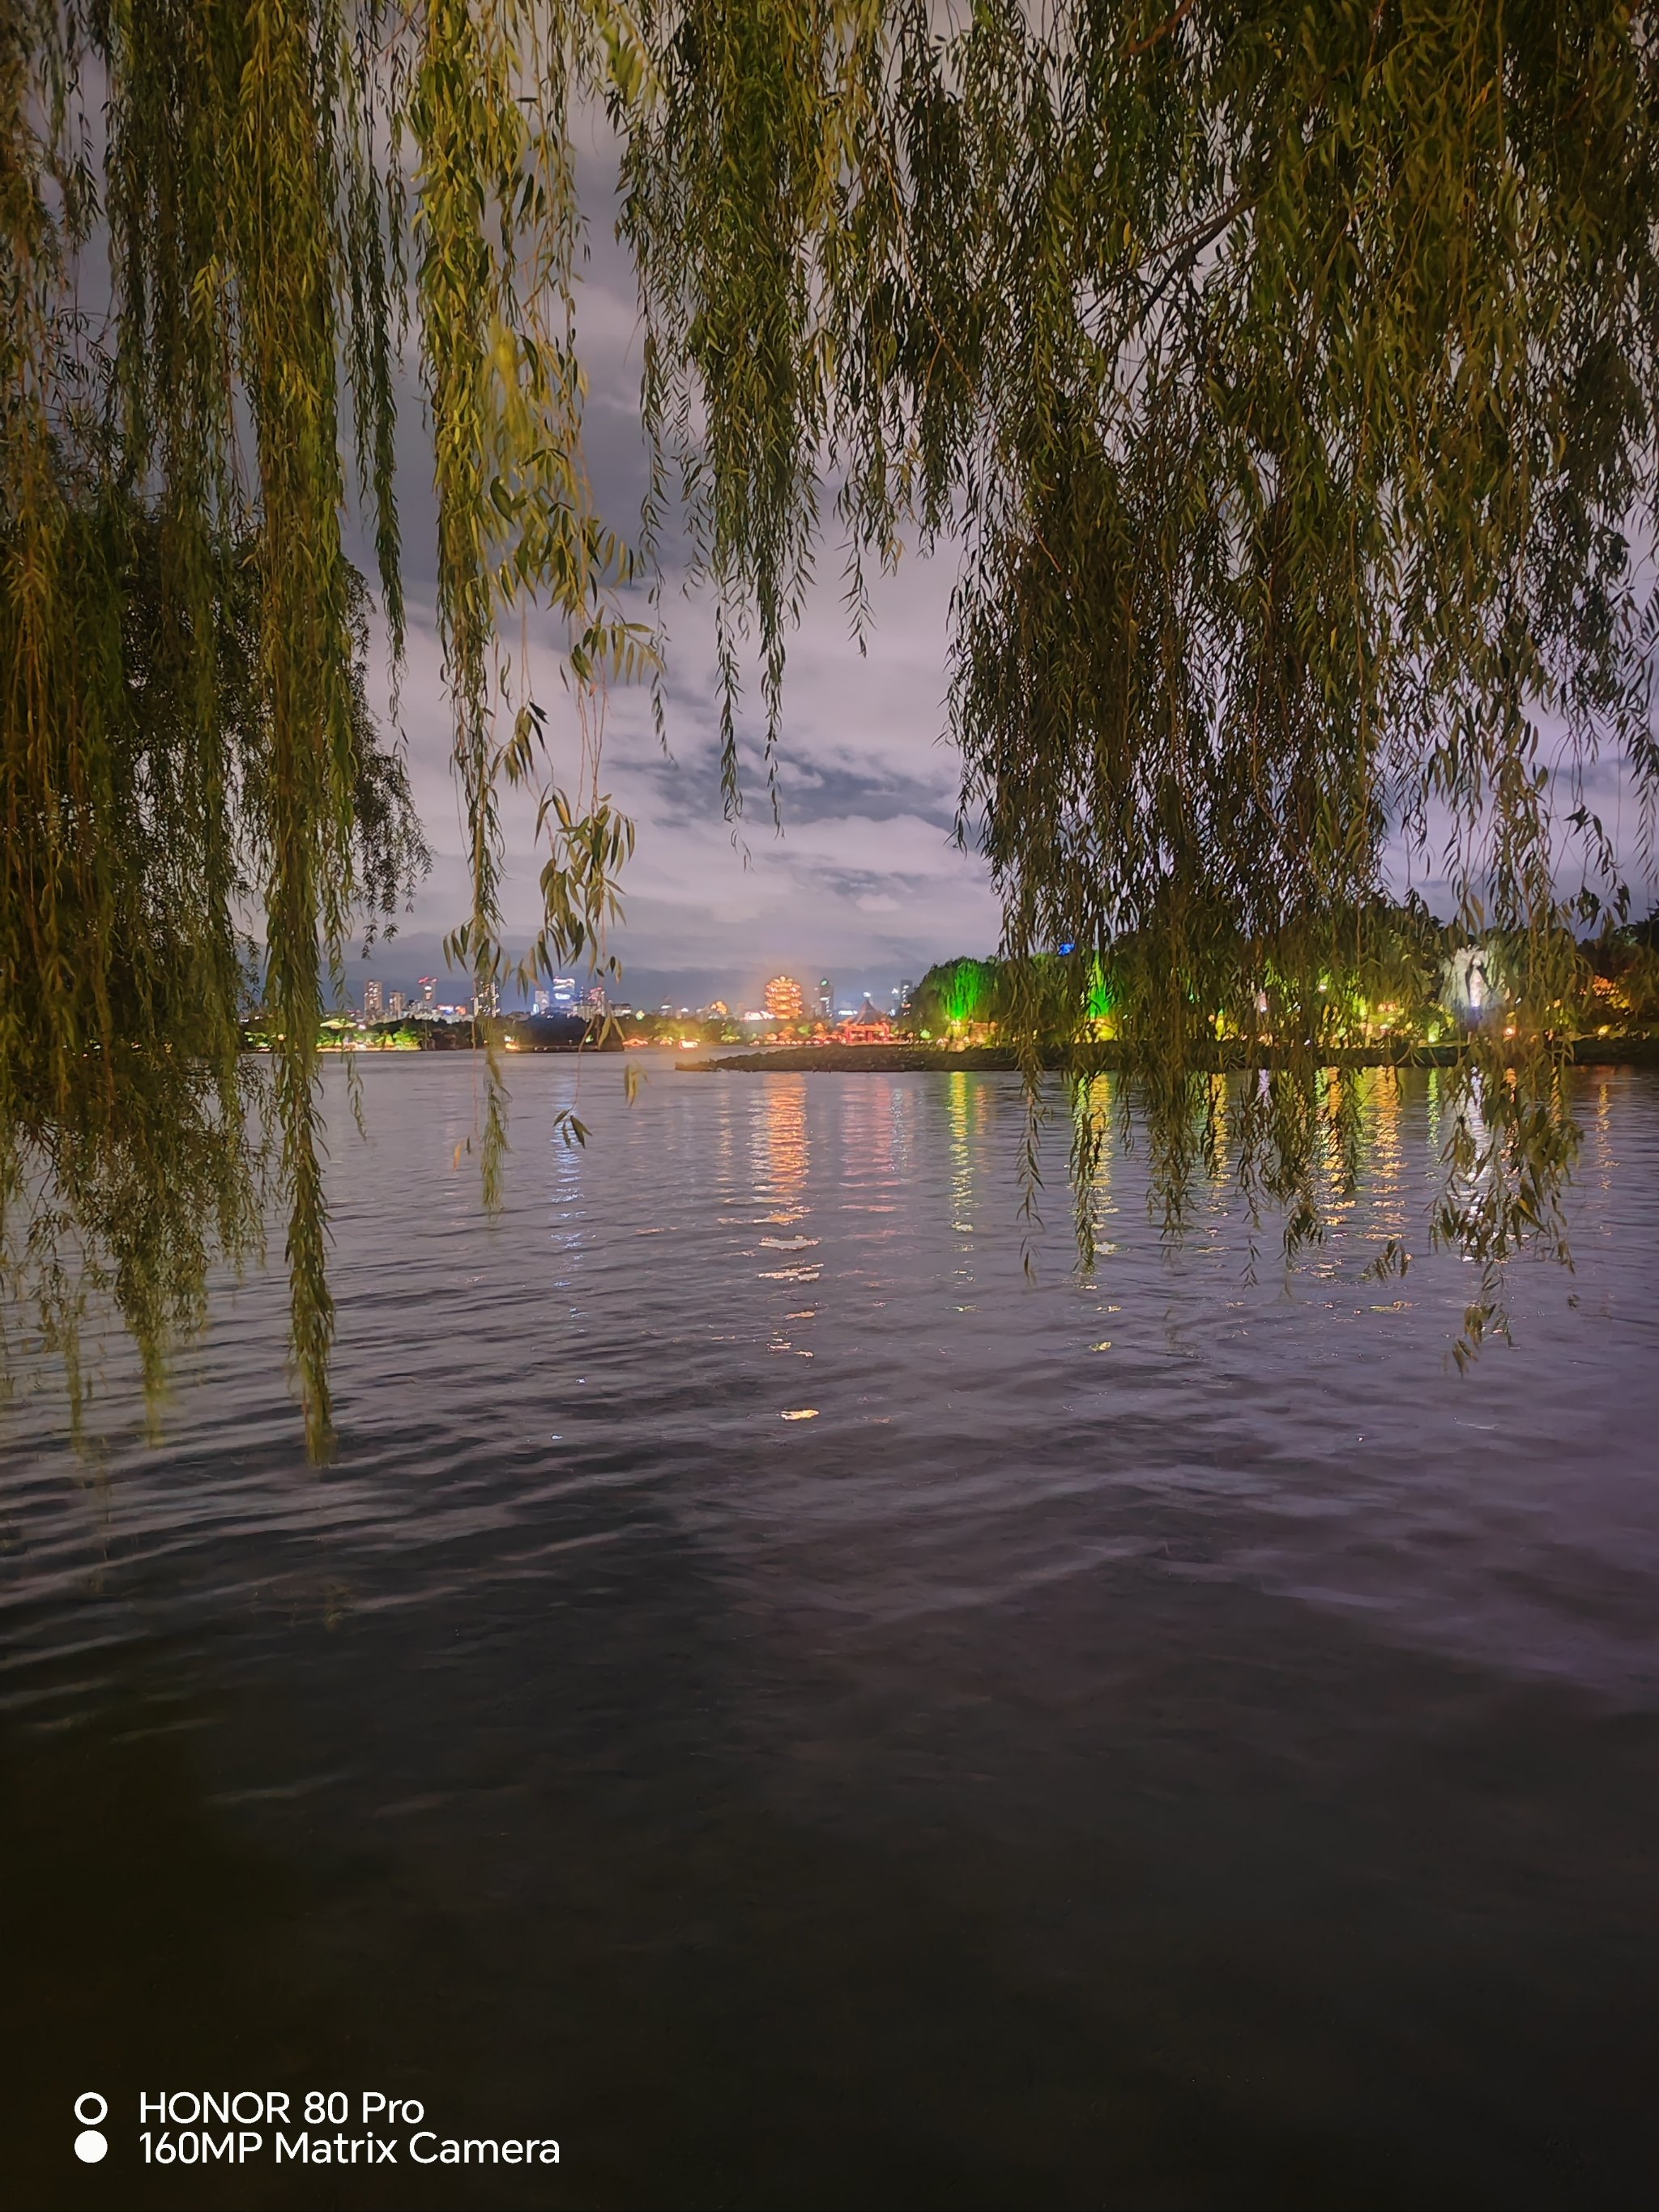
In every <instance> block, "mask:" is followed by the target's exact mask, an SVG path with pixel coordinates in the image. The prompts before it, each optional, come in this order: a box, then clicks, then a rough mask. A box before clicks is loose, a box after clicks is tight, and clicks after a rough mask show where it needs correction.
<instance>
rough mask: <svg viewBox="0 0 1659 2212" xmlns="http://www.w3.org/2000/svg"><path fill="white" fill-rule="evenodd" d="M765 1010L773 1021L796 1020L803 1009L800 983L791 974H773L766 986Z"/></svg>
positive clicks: (803, 1001) (803, 1003)
mask: <svg viewBox="0 0 1659 2212" xmlns="http://www.w3.org/2000/svg"><path fill="white" fill-rule="evenodd" d="M764 1005H765V1007H766V1011H767V1012H768V1013H769V1014H770V1015H771V1017H772V1018H773V1020H774V1021H775V1022H798V1021H799V1019H800V1018H801V1015H802V1014H803V1012H805V1000H804V999H803V997H802V995H801V987H800V985H799V983H798V982H797V981H795V979H794V977H793V975H775V976H774V977H773V978H772V980H771V981H770V982H769V984H768V985H767V987H766V994H765V999H764Z"/></svg>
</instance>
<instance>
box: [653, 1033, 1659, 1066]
mask: <svg viewBox="0 0 1659 2212" xmlns="http://www.w3.org/2000/svg"><path fill="white" fill-rule="evenodd" d="M1460 1057H1461V1053H1460V1048H1458V1047H1457V1046H1456V1045H1447V1044H1425V1045H1413V1046H1411V1047H1409V1048H1407V1049H1406V1050H1404V1051H1396V1052H1388V1051H1385V1050H1384V1049H1383V1048H1381V1047H1380V1046H1377V1047H1368V1046H1351V1047H1348V1048H1345V1049H1342V1050H1340V1051H1337V1050H1333V1051H1330V1052H1328V1053H1326V1054H1323V1055H1322V1059H1321V1063H1320V1064H1321V1065H1322V1066H1326V1067H1452V1066H1455V1065H1456V1063H1457V1061H1458V1060H1459V1058H1460ZM1572 1057H1573V1063H1574V1065H1575V1066H1579V1067H1659V1037H1581V1038H1579V1040H1578V1041H1577V1043H1575V1045H1574V1046H1573V1049H1572ZM1064 1064H1065V1063H1063V1062H1062V1061H1061V1060H1060V1058H1059V1056H1058V1055H1057V1054H1051V1055H1050V1056H1049V1059H1048V1066H1051V1067H1059V1066H1062V1065H1064ZM1085 1064H1086V1065H1087V1066H1089V1067H1091V1068H1092V1069H1094V1070H1097V1072H1099V1073H1102V1074H1108V1073H1114V1072H1115V1071H1116V1070H1118V1069H1121V1066H1122V1065H1123V1060H1122V1056H1121V1054H1119V1053H1117V1052H1115V1050H1114V1048H1112V1047H1111V1046H1110V1045H1097V1046H1095V1047H1093V1048H1090V1050H1089V1052H1088V1054H1087V1058H1086V1062H1085ZM1206 1064H1207V1066H1208V1067H1209V1069H1210V1071H1211V1072H1212V1073H1216V1074H1241V1075H1242V1074H1249V1073H1254V1072H1256V1071H1259V1070H1261V1069H1262V1068H1273V1067H1281V1066H1285V1065H1287V1064H1288V1060H1287V1056H1286V1055H1285V1054H1257V1055H1255V1056H1253V1057H1250V1058H1243V1057H1238V1058H1234V1057H1232V1056H1230V1055H1224V1054H1220V1053H1217V1054H1213V1055H1212V1056H1211V1057H1210V1058H1209V1060H1208V1061H1207V1063H1206ZM674 1065H675V1072H676V1073H678V1074H680V1075H720V1074H731V1075H799V1074H808V1075H910V1074H925V1073H935V1072H937V1073H947V1074H948V1073H973V1074H983V1073H998V1072H1012V1071H1016V1070H1018V1066H1019V1062H1018V1060H1017V1059H1016V1058H1015V1056H1014V1054H1012V1052H1010V1051H1007V1050H1006V1049H1005V1048H1003V1047H1001V1046H999V1045H967V1046H964V1047H963V1048H961V1049H960V1050H955V1051H953V1050H952V1049H951V1048H950V1047H949V1046H940V1045H925V1044H842V1045H836V1044H826V1045H812V1044H806V1045H773V1046H770V1047H769V1048H766V1049H765V1050H763V1051H760V1052H732V1053H726V1054H724V1055H722V1056H720V1057H709V1058H703V1059H698V1060H676V1062H675V1063H674Z"/></svg>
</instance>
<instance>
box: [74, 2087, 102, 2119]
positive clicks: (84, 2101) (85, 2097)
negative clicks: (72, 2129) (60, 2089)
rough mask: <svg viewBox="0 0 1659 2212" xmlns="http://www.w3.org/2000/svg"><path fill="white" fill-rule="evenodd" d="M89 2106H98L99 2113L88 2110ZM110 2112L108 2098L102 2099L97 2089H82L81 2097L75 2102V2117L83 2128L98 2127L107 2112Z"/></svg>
mask: <svg viewBox="0 0 1659 2212" xmlns="http://www.w3.org/2000/svg"><path fill="white" fill-rule="evenodd" d="M88 2105H96V2106H97V2107H98V2109H97V2111H96V2112H88V2110H87V2106H88ZM108 2110H109V2100H108V2098H107V2097H100V2095H99V2093H98V2092H97V2091H96V2090H95V2089H82V2092H81V2093H80V2095H79V2096H78V2097H77V2098H76V2100H75V2117H76V2119H77V2120H79V2121H80V2123H81V2124H82V2127H83V2128H95V2127H97V2126H98V2125H99V2124H100V2123H101V2121H102V2119H103V2118H104V2115H105V2113H106V2112H108Z"/></svg>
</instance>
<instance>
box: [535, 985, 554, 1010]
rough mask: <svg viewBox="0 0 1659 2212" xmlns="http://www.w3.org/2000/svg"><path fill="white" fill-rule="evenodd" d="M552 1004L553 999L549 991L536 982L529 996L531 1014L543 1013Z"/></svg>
mask: <svg viewBox="0 0 1659 2212" xmlns="http://www.w3.org/2000/svg"><path fill="white" fill-rule="evenodd" d="M552 1004H553V1000H552V996H551V994H550V993H549V992H547V991H545V990H544V989H543V988H542V987H541V986H540V985H539V984H538V986H537V987H536V989H535V991H534V992H533V993H532V996H531V1000H530V1011H531V1012H532V1014H544V1013H546V1012H548V1011H549V1010H550V1007H551V1006H552Z"/></svg>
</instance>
